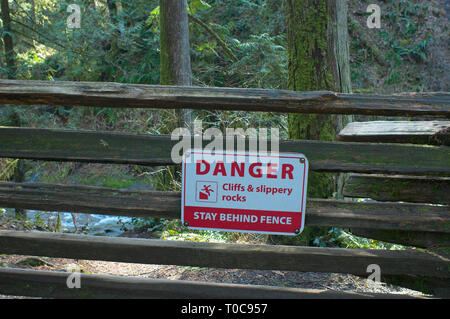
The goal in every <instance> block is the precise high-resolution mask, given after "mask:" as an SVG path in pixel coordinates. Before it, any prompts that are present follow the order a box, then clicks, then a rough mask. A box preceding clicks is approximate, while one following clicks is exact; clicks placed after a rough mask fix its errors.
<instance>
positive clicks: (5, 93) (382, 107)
mask: <svg viewBox="0 0 450 319" xmlns="http://www.w3.org/2000/svg"><path fill="white" fill-rule="evenodd" d="M0 103H3V104H40V105H74V106H98V107H146V108H164V109H166V108H190V109H209V110H213V109H220V110H244V111H267V112H285V113H286V112H287V113H321V114H323V113H330V114H368V115H386V116H396V115H398V116H422V115H434V116H443V117H450V94H448V93H444V92H439V93H404V94H398V95H374V94H340V93H333V92H294V91H281V90H263V89H239V88H207V87H175V86H158V85H138V84H120V83H106V82H63V81H29V80H27V81H20V80H0Z"/></svg>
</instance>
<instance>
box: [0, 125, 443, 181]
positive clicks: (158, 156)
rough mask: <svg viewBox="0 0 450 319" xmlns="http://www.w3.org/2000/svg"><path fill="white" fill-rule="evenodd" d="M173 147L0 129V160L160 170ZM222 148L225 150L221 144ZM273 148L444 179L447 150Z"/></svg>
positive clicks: (318, 166)
mask: <svg viewBox="0 0 450 319" xmlns="http://www.w3.org/2000/svg"><path fill="white" fill-rule="evenodd" d="M176 143H178V141H173V140H171V138H170V136H164V135H129V134H120V133H100V132H89V131H66V130H52V129H32V128H6V127H0V145H2V147H1V148H0V157H12V158H28V159H39V160H53V161H84V162H100V163H131V164H141V165H165V164H173V161H172V158H171V152H172V148H173V146H174V145H175V144H176ZM208 143H210V141H206V140H205V141H203V145H207V144H208ZM222 143H223V146H224V147H225V146H226V145H227V139H224V140H223V141H222ZM246 144H247V146H248V145H249V140H246ZM191 145H192V146H193V145H194V143H193V141H191ZM234 145H236V143H234ZM268 149H269V150H270V143H268ZM279 149H280V151H281V152H297V153H303V154H304V155H305V156H306V157H307V158H308V160H309V162H310V169H311V170H314V171H328V172H332V171H338V172H362V173H399V174H414V175H420V174H422V175H427V174H432V175H450V148H448V147H445V146H443V147H432V146H428V147H425V146H415V145H396V144H370V143H343V142H321V141H303V140H294V141H292V140H291V141H280V146H279Z"/></svg>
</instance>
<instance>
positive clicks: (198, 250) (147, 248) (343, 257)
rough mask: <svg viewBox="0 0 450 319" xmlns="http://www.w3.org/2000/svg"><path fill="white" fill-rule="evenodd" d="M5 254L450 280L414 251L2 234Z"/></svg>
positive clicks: (0, 249) (439, 260) (435, 260)
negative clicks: (374, 270)
mask: <svg viewBox="0 0 450 319" xmlns="http://www.w3.org/2000/svg"><path fill="white" fill-rule="evenodd" d="M0 253H2V254H18V255H33V256H47V257H60V258H74V259H86V260H104V261H116V262H129V263H142V264H159V265H179V266H198V267H214V268H230V269H235V268H239V269H260V270H268V269H270V270H274V269H276V270H286V271H288V270H292V271H304V272H310V271H312V272H332V273H347V274H354V275H360V276H365V275H367V272H366V271H367V266H368V265H371V264H377V265H379V266H380V267H381V271H382V274H384V275H424V276H431V277H439V278H449V277H450V269H449V262H450V260H449V259H447V258H445V257H442V256H439V255H431V254H427V253H422V252H418V251H409V250H372V249H370V250H366V249H347V248H319V247H299V246H280V245H276V246H274V245H247V244H222V243H201V242H182V241H171V240H151V239H150V240H149V239H136V238H120V237H97V236H86V235H74V234H61V233H48V232H17V231H8V230H6V231H0Z"/></svg>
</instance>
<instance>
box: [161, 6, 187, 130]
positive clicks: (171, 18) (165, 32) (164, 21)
mask: <svg viewBox="0 0 450 319" xmlns="http://www.w3.org/2000/svg"><path fill="white" fill-rule="evenodd" d="M159 8H160V64H161V65H160V68H161V69H160V76H161V78H160V83H161V84H162V85H182V86H191V85H192V71H191V57H190V42H189V18H188V11H187V0H160V1H159ZM178 119H179V126H180V127H184V126H187V127H189V128H191V127H192V111H191V110H180V111H178Z"/></svg>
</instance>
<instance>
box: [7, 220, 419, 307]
mask: <svg viewBox="0 0 450 319" xmlns="http://www.w3.org/2000/svg"><path fill="white" fill-rule="evenodd" d="M14 227H15V226H14V225H13V224H10V225H9V226H8V227H5V225H3V226H2V227H1V228H3V229H5V228H7V229H14ZM124 235H125V236H126V237H141V238H142V237H144V238H145V236H143V235H137V236H136V234H130V235H126V234H124ZM125 236H123V237H125ZM148 240H152V239H150V238H148ZM0 267H7V268H21V269H34V270H46V271H63V272H69V271H73V270H74V269H79V270H80V271H82V272H83V273H89V274H103V275H115V276H133V277H140V278H149V279H168V280H189V281H201V282H217V283H233V284H244V285H264V286H276V287H291V288H303V289H319V290H334V291H342V292H353V293H383V294H396V295H398V294H401V295H406V296H415V297H418V296H425V295H423V294H422V293H421V292H418V291H414V290H410V289H407V288H403V287H398V286H394V285H390V284H385V283H376V282H374V281H371V280H368V279H366V278H362V277H358V276H354V275H348V274H338V273H316V272H297V271H278V270H248V269H220V268H204V267H187V266H171V265H146V264H135V263H121V262H106V261H96V260H81V259H79V260H75V259H66V258H50V257H34V256H19V255H0ZM10 298H14V299H16V298H25V297H20V296H4V295H0V299H10Z"/></svg>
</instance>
